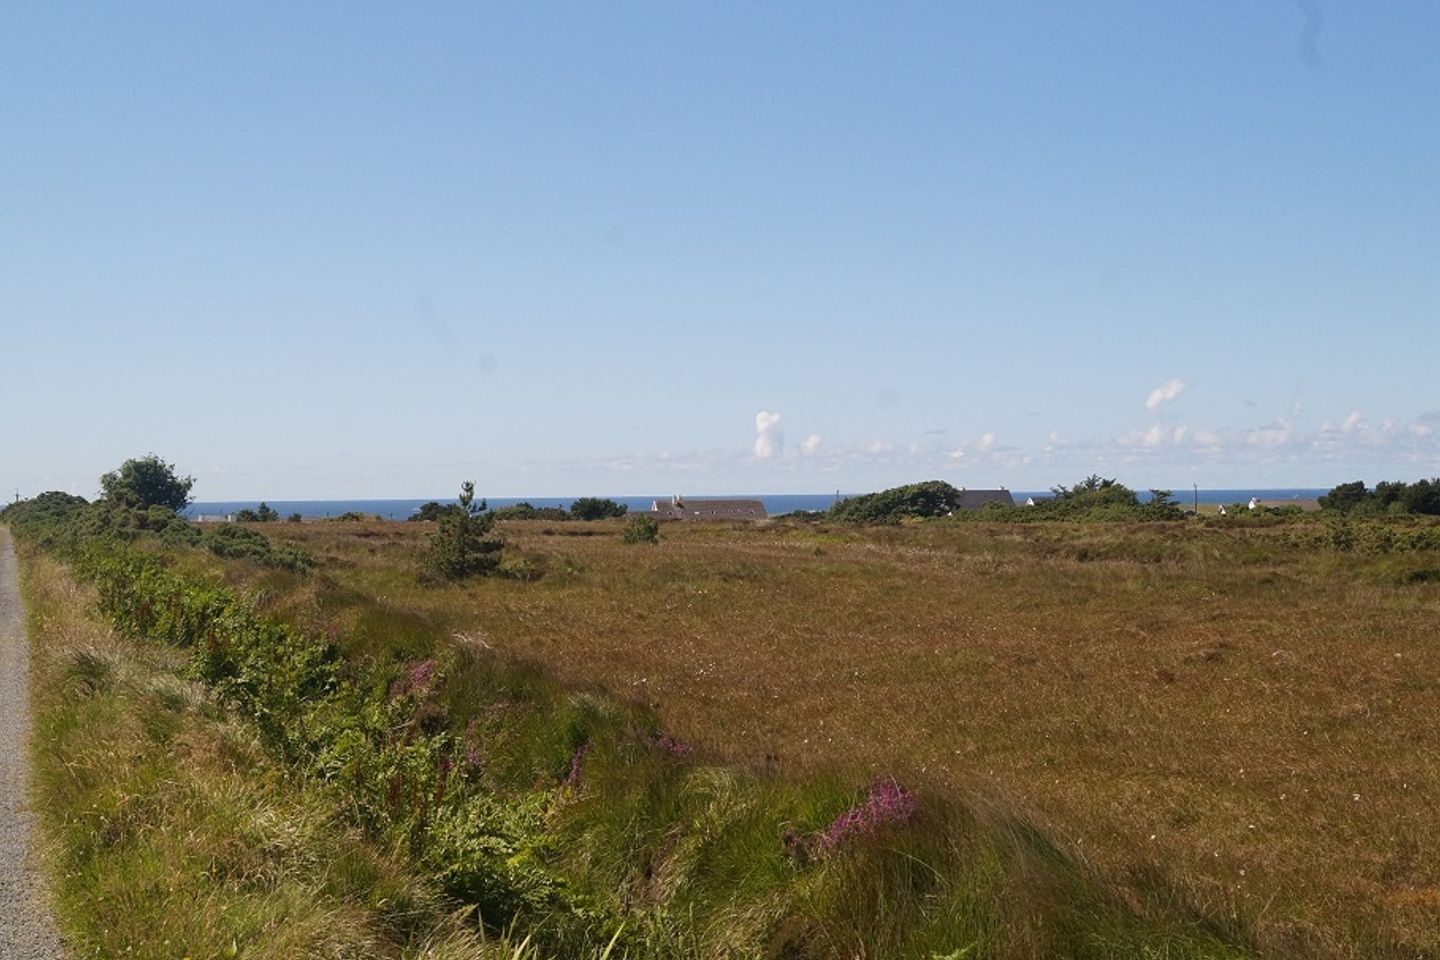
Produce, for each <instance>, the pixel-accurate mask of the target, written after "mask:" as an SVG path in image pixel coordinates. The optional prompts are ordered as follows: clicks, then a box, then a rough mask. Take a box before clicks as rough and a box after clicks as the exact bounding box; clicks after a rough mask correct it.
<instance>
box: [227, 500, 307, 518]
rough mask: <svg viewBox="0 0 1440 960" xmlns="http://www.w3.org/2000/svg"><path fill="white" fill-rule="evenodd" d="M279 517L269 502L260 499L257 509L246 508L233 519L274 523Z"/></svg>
mask: <svg viewBox="0 0 1440 960" xmlns="http://www.w3.org/2000/svg"><path fill="white" fill-rule="evenodd" d="M296 516H299V514H296ZM279 519H280V514H278V513H276V512H275V511H274V510H273V509H271V507H270V504H268V503H266V502H265V501H263V500H262V501H260V506H259V508H258V509H255V510H251V509H248V508H246V509H244V510H241V511H239V512H237V513H236V514H235V520H236V522H238V523H274V522H275V521H276V520H279Z"/></svg>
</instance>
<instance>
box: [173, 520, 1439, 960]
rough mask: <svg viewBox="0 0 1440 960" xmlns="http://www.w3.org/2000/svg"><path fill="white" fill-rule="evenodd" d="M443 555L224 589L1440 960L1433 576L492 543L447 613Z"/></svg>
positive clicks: (1290, 950) (366, 535)
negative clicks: (1018, 823)
mask: <svg viewBox="0 0 1440 960" xmlns="http://www.w3.org/2000/svg"><path fill="white" fill-rule="evenodd" d="M431 526H432V525H429V524H387V523H364V524H345V525H338V524H306V525H290V526H286V527H285V528H284V529H274V528H272V529H271V530H270V531H269V532H270V535H271V536H272V537H275V538H277V539H281V540H284V541H287V542H291V543H294V544H295V545H297V546H300V547H302V548H304V549H305V550H308V551H310V552H311V553H313V554H314V555H315V556H316V557H317V558H319V567H318V568H317V572H316V575H315V576H312V577H310V578H300V577H297V576H295V575H293V574H288V573H284V572H277V571H266V570H262V569H259V568H254V567H248V566H246V565H244V564H240V563H235V562H231V563H229V564H228V565H227V567H226V571H225V573H226V576H227V577H229V578H230V579H231V580H232V581H233V582H239V583H242V584H244V585H246V586H248V587H252V588H260V589H262V590H263V591H264V596H265V597H266V598H267V599H266V605H267V607H268V608H269V609H270V610H271V611H272V612H274V613H276V614H278V615H281V616H283V617H289V618H293V619H296V620H300V621H303V622H305V623H307V624H308V625H310V626H312V627H317V628H325V629H329V630H331V632H332V635H334V636H337V637H343V638H345V639H344V640H343V641H342V642H344V643H346V644H366V643H374V644H377V645H380V644H389V645H393V644H395V643H396V638H397V637H399V638H401V639H400V642H401V643H402V644H403V643H410V644H412V645H413V646H414V648H415V649H414V650H413V651H411V653H413V654H414V655H424V654H425V653H426V651H427V650H429V649H431V648H432V645H433V644H434V643H436V642H465V643H478V644H483V645H487V646H490V647H492V648H494V649H496V650H498V651H500V652H502V653H503V654H505V655H506V656H511V657H514V658H516V659H521V660H533V661H536V662H538V663H540V664H543V666H544V667H545V669H546V670H547V671H549V672H551V673H553V674H554V675H556V676H558V677H559V678H561V679H562V680H564V681H566V682H569V683H572V684H576V685H581V686H594V687H598V688H603V689H605V690H608V691H610V692H612V693H614V694H616V695H619V696H622V697H627V698H630V699H634V700H637V701H641V702H644V703H646V704H649V705H652V706H653V707H654V708H655V709H656V710H657V711H658V713H659V715H660V717H661V719H662V720H663V722H664V723H665V725H666V727H667V728H668V729H670V730H672V731H674V733H675V735H677V736H679V737H681V738H683V739H685V740H686V741H688V742H690V743H692V744H694V745H695V746H696V747H697V748H698V749H700V750H701V751H703V752H708V753H710V754H713V755H715V756H716V757H719V758H724V759H727V760H731V761H735V762H739V763H743V764H748V765H753V766H756V767H762V768H769V769H773V770H777V771H779V772H780V773H781V774H795V775H803V774H807V773H811V772H814V771H816V770H827V771H837V770H838V771H842V772H845V773H847V774H852V775H854V776H856V777H868V776H873V775H877V774H880V775H885V774H893V775H896V776H899V777H902V778H904V779H905V780H906V781H908V782H913V783H917V784H920V785H922V786H924V787H926V788H928V789H939V790H956V791H962V792H964V793H965V794H966V795H967V796H970V797H975V796H979V797H982V798H986V799H987V800H988V801H990V802H992V803H994V804H996V805H997V807H999V808H1000V809H1004V810H1012V811H1015V812H1017V813H1019V814H1021V815H1023V816H1024V817H1026V818H1028V819H1030V820H1031V821H1033V822H1035V823H1038V824H1039V825H1040V826H1041V827H1042V828H1043V829H1044V830H1046V831H1047V832H1048V833H1049V834H1050V836H1051V837H1052V839H1054V840H1055V841H1056V842H1057V843H1059V844H1060V845H1061V846H1062V847H1063V848H1064V849H1066V850H1067V851H1068V852H1070V853H1072V854H1073V855H1075V856H1076V857H1078V858H1080V859H1082V860H1083V861H1085V862H1088V863H1089V864H1091V865H1092V866H1093V867H1094V868H1095V869H1096V870H1097V871H1098V872H1099V874H1100V875H1101V876H1102V877H1105V878H1106V879H1107V881H1108V882H1109V883H1110V884H1111V885H1112V886H1113V887H1114V888H1115V889H1117V890H1119V891H1120V892H1121V893H1122V894H1127V895H1136V896H1140V895H1149V894H1153V892H1154V891H1155V890H1157V889H1161V890H1164V891H1166V892H1167V894H1168V895H1172V896H1174V897H1176V898H1178V899H1180V900H1181V901H1182V902H1184V903H1185V904H1187V905H1188V906H1191V907H1193V908H1195V909H1197V910H1198V911H1200V912H1201V913H1202V914H1203V915H1205V916H1207V917H1209V918H1211V919H1212V920H1213V922H1215V923H1216V924H1217V925H1218V926H1220V927H1222V928H1226V929H1230V930H1233V931H1235V932H1237V933H1241V934H1243V935H1244V936H1245V937H1246V939H1248V940H1250V941H1251V942H1253V943H1255V945H1256V946H1257V947H1258V948H1260V949H1261V950H1262V951H1263V952H1266V953H1270V954H1273V955H1281V956H1286V955H1305V956H1311V955H1314V956H1327V957H1364V956H1379V955H1391V956H1402V955H1404V956H1415V955H1422V956H1429V955H1434V954H1435V953H1436V952H1440V865H1437V859H1436V857H1435V856H1434V854H1435V842H1434V837H1436V836H1440V804H1437V801H1436V791H1437V787H1440V731H1437V730H1436V727H1435V723H1434V718H1435V717H1436V716H1437V715H1440V686H1437V683H1440V680H1437V678H1440V645H1437V642H1436V641H1437V623H1440V620H1437V616H1436V614H1437V612H1440V583H1437V580H1440V575H1437V574H1440V555H1437V554H1436V553H1435V552H1433V551H1418V552H1415V551H1412V552H1407V553H1405V554H1403V555H1402V554H1387V553H1375V552H1364V551H1346V550H1338V549H1332V548H1329V547H1327V545H1326V544H1327V543H1329V541H1327V540H1326V538H1325V537H1324V536H1321V535H1317V534H1316V533H1314V532H1313V531H1314V530H1315V529H1317V528H1318V527H1319V526H1320V525H1318V524H1314V523H1308V524H1307V523H1297V524H1293V525H1290V524H1277V525H1273V526H1258V525H1248V524H1236V525H1233V526H1232V525H1219V524H1213V523H1205V522H1191V523H1188V524H1135V525H1124V524H1089V525H1083V524H1075V525H1069V524H1065V525H1062V524H1037V525H1023V526H1001V525H982V524H973V523H969V524H949V523H943V522H932V523H923V524H914V525H906V526H902V527H892V528H856V527H839V526H816V525H809V524H797V525H793V526H792V525H787V524H782V523H775V524H768V525H757V526H745V525H736V526H694V527H690V526H682V525H667V526H665V527H664V528H663V530H662V535H661V542H660V543H659V544H658V545H649V544H641V545H626V544H624V543H622V542H621V539H620V526H619V524H614V523H595V524H585V525H578V524H545V523H510V524H504V525H502V527H503V532H504V534H505V535H506V537H507V539H508V541H509V545H508V547H507V561H506V565H507V568H508V569H509V570H510V571H511V572H512V574H513V575H512V576H511V577H508V578H492V579H487V580H481V581H472V582H470V583H467V584H463V585H450V586H440V587H437V586H422V585H421V584H420V583H419V582H418V581H417V578H416V570H417V569H418V568H419V565H420V557H421V554H422V553H423V550H424V546H425V534H426V533H427V532H428V528H429V527H431ZM1336 543H1339V544H1341V545H1344V541H1338V540H1337V541H1336ZM195 562H197V563H205V564H207V565H213V564H217V563H218V561H215V560H214V559H202V558H200V557H198V556H197V558H196V561H195ZM357 596H363V597H365V598H367V600H369V601H375V602H367V603H366V604H363V605H353V604H351V603H349V602H348V601H347V597H348V598H354V597H357ZM437 638H445V639H443V640H437Z"/></svg>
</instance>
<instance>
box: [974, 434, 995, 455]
mask: <svg viewBox="0 0 1440 960" xmlns="http://www.w3.org/2000/svg"><path fill="white" fill-rule="evenodd" d="M975 449H976V450H979V451H980V452H981V453H989V452H990V451H991V450H994V449H995V434H993V433H987V434H985V435H984V436H983V437H981V438H980V439H979V440H978V441H977V442H976V443H975Z"/></svg>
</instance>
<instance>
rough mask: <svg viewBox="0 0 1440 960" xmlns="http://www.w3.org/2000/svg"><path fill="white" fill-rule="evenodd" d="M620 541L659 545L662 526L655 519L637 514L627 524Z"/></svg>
mask: <svg viewBox="0 0 1440 960" xmlns="http://www.w3.org/2000/svg"><path fill="white" fill-rule="evenodd" d="M620 539H621V540H622V541H624V542H625V543H659V542H660V524H659V523H658V522H657V521H656V520H655V518H654V517H650V516H646V515H645V514H643V513H637V514H635V516H633V517H631V518H630V519H629V521H628V522H626V524H625V529H624V530H623V531H622V532H621V534H620Z"/></svg>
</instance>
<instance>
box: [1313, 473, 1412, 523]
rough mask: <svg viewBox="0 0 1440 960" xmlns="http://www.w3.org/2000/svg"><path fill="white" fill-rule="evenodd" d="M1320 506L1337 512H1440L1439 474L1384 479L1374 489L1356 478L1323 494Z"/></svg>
mask: <svg viewBox="0 0 1440 960" xmlns="http://www.w3.org/2000/svg"><path fill="white" fill-rule="evenodd" d="M1320 507H1321V508H1322V509H1324V510H1328V511H1331V512H1334V513H1357V514H1365V515H1378V514H1391V515H1404V514H1425V515H1429V516H1440V477H1437V478H1435V479H1434V480H1417V481H1415V482H1414V483H1406V482H1404V481H1403V480H1402V481H1391V482H1382V483H1377V484H1376V485H1375V489H1374V490H1367V489H1365V481H1364V480H1354V481H1351V482H1350V483H1342V484H1339V485H1338V486H1336V487H1334V488H1332V489H1331V490H1330V492H1329V493H1327V494H1325V495H1324V496H1323V497H1321V498H1320Z"/></svg>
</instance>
